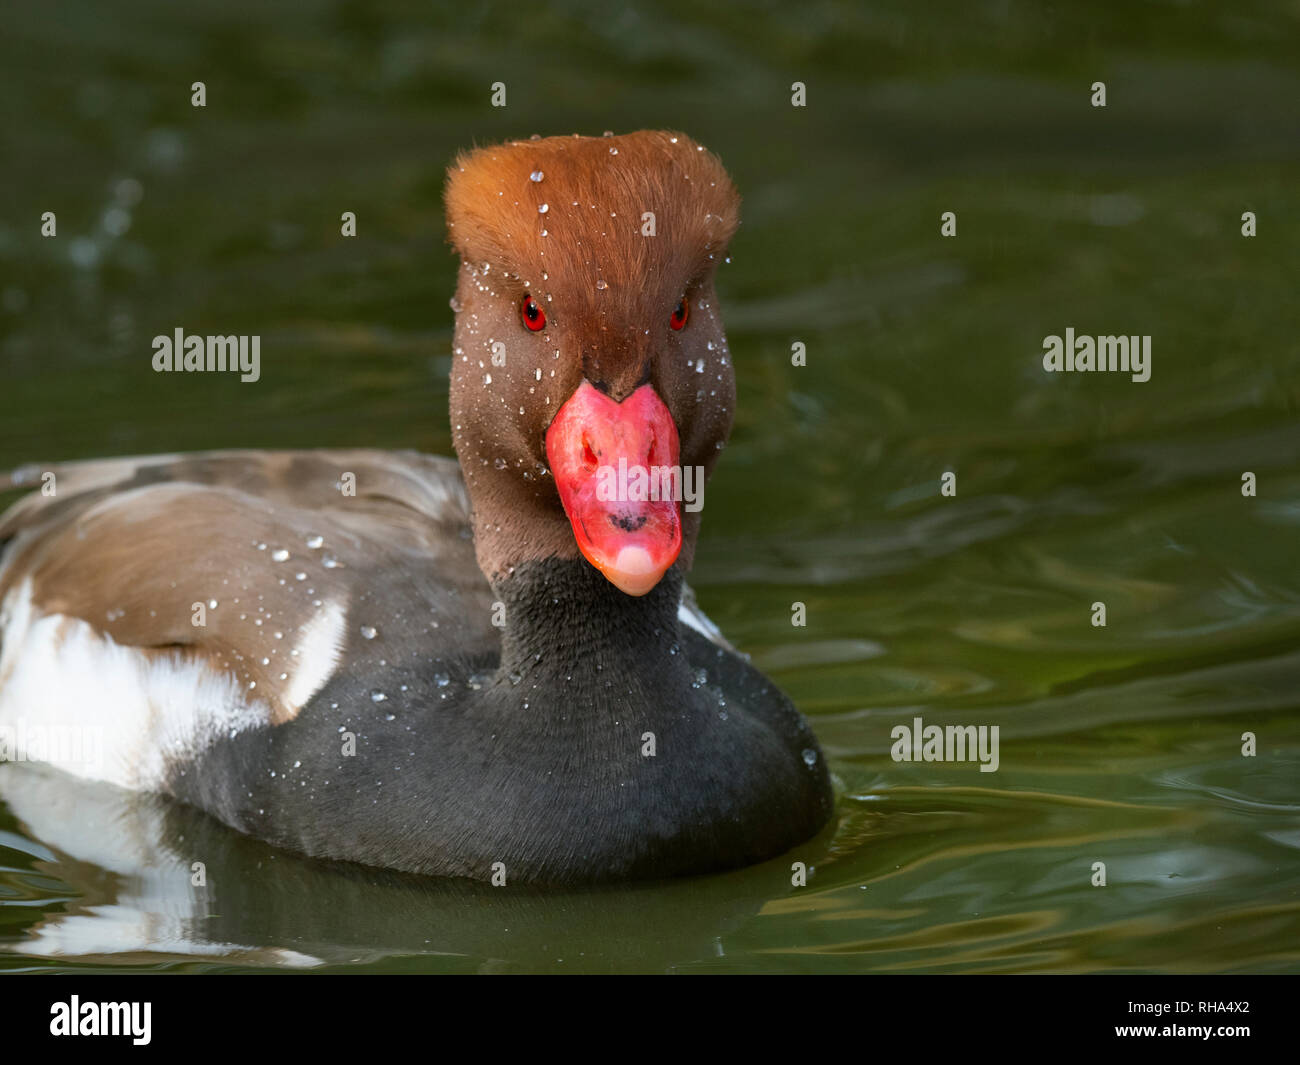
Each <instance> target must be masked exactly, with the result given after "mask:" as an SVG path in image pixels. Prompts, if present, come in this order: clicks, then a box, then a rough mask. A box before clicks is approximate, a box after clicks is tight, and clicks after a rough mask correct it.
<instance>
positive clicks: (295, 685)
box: [282, 599, 347, 716]
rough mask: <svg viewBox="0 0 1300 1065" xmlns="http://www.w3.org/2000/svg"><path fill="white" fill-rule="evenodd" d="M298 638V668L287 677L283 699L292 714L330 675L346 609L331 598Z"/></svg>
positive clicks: (344, 625)
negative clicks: (287, 681) (287, 682)
mask: <svg viewBox="0 0 1300 1065" xmlns="http://www.w3.org/2000/svg"><path fill="white" fill-rule="evenodd" d="M301 632H302V635H301V637H300V638H299V640H298V644H297V651H298V668H297V669H296V670H295V671H294V673H293V676H291V677H290V678H289V687H288V688H287V689H286V690H285V693H284V698H283V700H282V701H283V702H284V704H285V705H286V706H287V707H288V709H289V713H290V715H291V716H294V715H296V714H297V713H298V711H299V710H301V709H302V708H303V707H304V706H306V705H307V703H308V701H309V700H310V699H311V697H312V696H313V695H315V694H316V693H317V692H318V691H320V690H321V688H323V687H325V682H326V681H327V680H329V679H330V677H332V676H333V675H334V670H335V668H336V667H337V666H338V664H339V654H340V653H341V652H342V650H343V640H344V636H345V635H346V633H347V611H346V610H345V609H344V607H343V604H342V603H340V602H338V601H337V600H334V599H331V600H330V601H329V602H327V603H325V604H324V606H322V607H321V609H320V610H319V611H318V612H317V613H316V616H315V617H314V618H312V619H311V621H308V622H306V623H304V624H303V626H302V629H301Z"/></svg>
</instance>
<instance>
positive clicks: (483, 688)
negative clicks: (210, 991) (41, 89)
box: [0, 132, 832, 883]
mask: <svg viewBox="0 0 1300 1065" xmlns="http://www.w3.org/2000/svg"><path fill="white" fill-rule="evenodd" d="M446 205H447V225H448V229H449V231H450V239H451V243H452V244H453V245H454V247H455V250H456V251H457V252H458V253H459V255H460V280H459V284H458V286H457V290H456V296H455V299H454V300H453V302H452V306H453V308H454V310H455V312H456V330H455V341H454V353H453V359H452V376H451V422H452V433H453V439H454V442H455V447H456V452H457V454H458V456H459V460H460V465H459V469H458V468H457V465H456V463H454V462H452V461H450V460H448V459H442V458H433V457H429V456H425V455H420V454H416V453H413V452H380V451H300V452H298V451H283V452H256V451H226V452H212V453H203V454H194V455H169V456H157V457H151V458H133V459H108V460H104V461H92V462H76V463H69V464H66V465H54V466H46V467H30V468H28V469H27V470H26V471H20V473H18V474H15V475H13V476H11V477H10V478H9V479H8V480H7V482H6V481H0V487H13V486H14V485H16V484H21V483H24V482H26V483H34V484H44V483H47V482H48V483H53V484H54V485H55V486H56V487H55V490H54V492H53V494H46V493H44V492H33V493H31V494H29V495H27V496H25V497H23V498H21V499H20V500H19V501H18V502H17V503H15V504H14V506H13V507H12V508H11V509H10V510H9V511H8V512H7V513H6V514H4V515H3V517H0V544H2V545H3V547H2V548H0V550H2V551H3V554H2V555H0V640H2V641H3V642H2V644H0V728H7V729H8V730H9V732H10V736H11V737H12V740H11V742H12V744H16V745H17V746H19V747H20V748H22V747H23V745H24V744H25V745H26V746H25V750H19V751H17V752H11V756H14V755H16V756H18V757H29V758H33V759H42V758H44V759H48V760H50V761H52V762H54V763H55V764H58V765H61V766H62V767H63V768H65V769H67V770H69V771H71V772H74V773H79V774H81V775H83V776H88V777H94V778H98V779H102V780H106V781H109V782H112V783H115V784H118V785H121V786H122V787H126V788H132V789H137V790H143V791H153V792H161V793H164V794H167V795H171V796H174V797H175V798H177V799H180V800H183V801H185V802H188V803H191V804H193V805H195V806H198V807H200V808H201V809H203V810H206V811H208V812H209V813H210V814H212V815H213V816H214V817H216V818H218V819H219V820H221V821H223V822H225V823H226V824H227V825H230V826H232V827H233V828H236V829H238V830H239V831H241V832H245V833H248V834H250V835H253V836H257V837H260V838H262V839H264V840H268V841H270V842H272V843H275V844H278V845H282V846H284V847H289V848H293V849H296V850H298V851H301V852H304V853H306V854H309V855H315V856H320V857H325V858H333V859H342V860H348V861H354V862H361V863H366V864H369V865H376V866H384V867H389V868H393V869H401V870H407V871H410V872H414V873H422V874H434V875H446V876H463V877H473V878H477V879H491V878H493V876H494V875H495V876H497V877H499V878H503V879H505V880H506V882H523V881H532V882H542V883H576V882H584V881H598V880H610V879H618V878H629V877H639V878H651V877H666V876H673V875H679V874H685V873H699V872H704V871H708V870H718V869H724V868H728V867H734V866H739V865H743V864H747V863H752V862H757V861H759V860H762V859H766V858H771V857H773V856H776V855H779V854H782V853H783V852H785V851H788V850H790V849H791V848H792V847H794V846H795V845H797V844H799V843H801V842H804V841H805V840H807V839H809V838H810V837H812V836H813V835H815V834H816V833H817V832H818V831H819V830H820V829H821V828H822V827H823V826H824V825H825V824H826V823H827V821H828V819H829V818H830V816H831V810H832V793H831V787H830V783H829V777H828V774H827V770H826V766H825V762H824V758H823V756H822V754H821V751H820V749H819V748H818V745H817V741H816V739H815V738H814V736H813V734H812V731H811V730H810V729H809V727H808V724H807V722H805V721H804V719H803V718H802V717H801V716H800V714H799V713H798V711H797V710H796V709H795V708H794V706H793V705H791V703H790V701H789V700H788V699H787V698H786V697H785V696H784V695H783V694H782V693H781V692H780V691H779V690H778V689H777V688H776V687H775V685H773V684H772V683H771V682H770V681H769V680H767V678H765V677H764V676H763V675H762V674H761V673H759V672H758V671H757V670H755V669H753V668H752V667H751V666H750V665H749V664H748V662H747V661H746V660H745V658H743V657H742V656H740V655H738V654H736V653H735V652H734V651H733V650H732V649H731V647H730V646H729V645H728V644H727V643H726V641H725V640H723V639H722V638H721V636H720V635H719V634H718V632H717V630H716V629H715V628H714V627H713V626H712V624H711V623H710V622H709V621H708V620H707V619H706V618H704V617H703V615H701V614H700V613H699V611H698V609H697V608H696V607H695V606H694V600H693V598H692V597H691V595H690V593H689V590H688V589H686V588H685V586H684V584H683V580H682V574H683V571H685V570H686V569H687V568H689V566H690V563H691V558H692V554H693V551H694V547H695V540H696V535H697V533H698V530H699V519H700V513H699V510H698V507H697V505H692V501H691V498H690V497H689V495H688V497H687V498H683V493H682V491H681V488H682V486H683V484H685V485H686V486H687V487H688V488H689V487H690V486H691V485H692V483H693V479H694V478H693V474H694V473H695V471H697V470H698V471H700V473H701V476H700V478H699V482H700V483H699V484H697V485H695V487H696V488H698V487H701V486H702V481H703V477H704V476H707V474H708V472H709V471H711V470H712V468H713V465H714V463H715V462H716V461H717V459H718V456H719V453H720V452H721V450H722V447H723V445H724V443H725V442H726V439H727V436H728V433H729V431H730V428H731V421H732V408H733V405H734V400H735V383H734V378H733V375H732V364H731V358H730V355H729V353H728V348H727V343H726V339H725V338H724V336H723V331H722V319H721V317H720V315H719V310H718V300H717V296H716V294H715V292H714V273H715V269H716V267H717V265H718V263H719V261H720V260H721V258H722V257H723V254H724V251H725V248H726V246H727V243H728V241H729V240H730V239H731V236H732V234H733V232H734V230H735V228H736V225H737V220H738V208H739V200H738V197H737V195H736V192H735V190H734V188H733V187H732V184H731V182H730V180H729V179H728V177H727V175H726V172H725V171H724V170H723V168H722V166H721V164H720V163H719V162H718V160H717V159H716V158H715V157H714V156H712V155H711V154H710V153H708V152H707V151H705V150H704V149H703V148H702V147H700V146H699V145H697V144H695V143H694V142H693V141H691V140H690V138H688V137H686V136H683V135H682V134H673V133H664V132H640V133H634V134H631V135H628V136H622V137H553V138H548V139H545V140H529V141H518V142H512V143H509V144H505V145H501V146H499V147H491V148H481V149H478V150H476V151H473V152H470V153H468V154H465V155H462V156H461V157H460V158H459V159H458V160H457V161H456V163H455V164H454V165H453V166H452V167H451V169H450V171H449V176H448V183H447V193H446ZM665 471H675V472H674V473H673V475H672V476H668V475H667V473H666V472H665ZM683 471H684V472H683ZM47 472H49V473H53V474H54V478H53V481H52V482H50V480H49V478H46V477H44V476H43V475H44V474H45V473H47ZM661 474H662V477H661V476H660V475H661ZM657 482H658V483H657ZM695 498H696V504H697V503H698V497H695ZM69 742H71V746H69ZM38 743H39V747H40V749H39V750H38V749H37V747H38ZM78 743H79V745H78ZM74 747H75V748H77V749H76V750H73V749H72V748H74Z"/></svg>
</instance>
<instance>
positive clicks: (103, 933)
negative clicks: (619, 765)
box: [0, 764, 788, 971]
mask: <svg viewBox="0 0 1300 1065" xmlns="http://www.w3.org/2000/svg"><path fill="white" fill-rule="evenodd" d="M0 798H3V801H4V803H5V804H6V805H7V806H8V808H9V810H10V811H11V812H12V813H13V814H14V816H15V817H17V819H18V820H19V822H20V823H21V825H22V828H23V831H24V835H25V837H26V840H35V839H39V840H41V843H40V844H32V843H28V842H26V840H25V839H24V838H23V837H17V836H9V837H8V839H3V838H2V837H0V846H3V847H4V848H7V851H8V856H7V860H6V861H5V866H6V867H7V868H8V875H9V877H11V878H12V879H13V880H14V881H15V882H19V883H20V882H22V881H23V880H24V879H27V880H28V881H29V883H31V884H32V886H33V888H34V889H35V890H37V891H40V892H41V893H42V894H45V895H48V894H49V892H50V888H51V885H52V884H53V883H58V884H61V885H62V890H61V891H59V892H58V894H60V895H61V896H62V897H63V899H64V900H66V901H65V902H64V904H63V905H60V906H57V907H51V910H50V912H47V913H46V914H44V915H43V916H42V915H41V914H40V913H39V912H36V911H28V914H27V916H28V917H29V918H36V920H34V922H33V923H32V924H31V925H30V926H29V927H27V928H25V929H23V930H22V934H21V937H20V938H15V939H13V940H12V941H11V942H10V944H9V949H11V950H13V951H14V952H16V953H19V954H24V955H29V956H33V957H40V958H46V959H78V960H80V961H83V962H84V961H89V960H105V959H110V958H111V959H112V960H114V961H117V962H120V963H142V962H150V961H156V960H158V959H157V955H181V956H186V955H188V956H198V957H203V958H220V959H222V960H223V961H226V962H231V963H235V964H244V965H269V966H283V967H292V968H311V967H319V966H323V965H331V964H344V963H347V964H357V963H370V962H376V961H379V960H381V959H384V958H388V957H391V956H394V955H404V956H410V955H446V956H454V957H459V958H464V959H467V964H469V966H470V967H479V968H488V969H507V968H512V967H515V966H521V965H523V964H525V963H530V964H536V963H537V962H539V961H542V962H543V963H544V964H546V965H548V966H550V967H554V968H556V969H559V970H563V969H565V968H566V967H568V968H574V969H582V970H628V969H631V970H650V971H659V970H662V969H665V968H672V967H674V966H676V965H682V964H686V963H688V962H690V961H691V960H693V959H694V958H696V957H698V956H702V955H703V956H712V957H719V956H723V954H724V947H723V937H725V936H726V935H727V934H728V933H729V932H730V931H731V930H732V929H733V928H735V927H736V926H737V925H739V924H741V923H742V922H744V921H745V920H746V919H748V918H750V917H752V916H753V915H754V914H755V913H757V911H758V910H759V908H760V906H761V905H762V903H763V901H764V898H765V896H766V895H767V894H768V893H770V892H771V891H772V890H773V884H774V883H775V884H778V885H779V884H780V883H781V882H782V881H783V880H786V878H787V876H788V873H783V872H782V870H781V868H780V867H777V868H776V869H775V871H773V868H772V866H771V865H769V866H767V867H765V868H766V869H767V873H766V875H763V876H759V877H755V876H754V875H753V871H752V870H751V871H750V872H749V874H748V875H747V876H746V877H743V878H737V877H734V876H721V877H712V878H707V879H704V880H699V881H679V882H674V883H670V884H667V885H659V886H640V887H635V888H630V889H615V890H589V891H581V892H564V893H554V892H544V891H538V890H534V889H524V888H515V887H509V886H507V887H503V888H493V887H490V886H486V885H482V884H477V883H470V882H462V881H430V880H423V879H420V878H416V877H407V876H402V875H397V874H390V873H386V872H383V871H378V870H372V869H365V868H362V867H359V866H350V865H343V864H337V863H330V862H317V861H313V860H310V859H306V858H301V857H298V856H296V855H292V854H287V853H285V852H283V851H277V850H275V849H273V848H271V847H268V846H266V845H264V844H261V843H259V842H257V841H256V840H252V839H249V838H247V837H244V836H241V835H239V834H238V833H235V832H232V831H231V830H229V829H227V828H225V827H224V826H222V825H220V824H218V823H217V822H216V821H214V820H212V819H211V818H209V817H208V816H207V815H205V814H203V813H201V812H200V811H197V810H194V809H191V808H189V807H186V806H182V805H180V804H177V803H173V802H171V801H169V800H166V799H161V798H156V797H152V796H145V795H137V794H133V793H131V792H126V791H122V790H120V789H118V788H115V787H112V786H110V785H104V784H99V783H95V782H88V781H84V780H80V779H78V778H76V777H72V776H69V775H67V774H64V773H60V772H57V771H54V770H50V769H47V768H45V767H42V766H34V765H26V764H14V765H9V766H5V767H4V768H3V771H0ZM0 853H5V851H4V850H0ZM196 862H201V863H202V864H203V878H202V879H203V881H204V883H203V885H202V886H195V884H194V883H193V880H194V871H193V866H194V863H196ZM37 877H39V882H38V880H37V879H36V878H37ZM787 883H788V881H787ZM656 927H662V928H663V929H665V931H666V933H668V934H665V935H663V936H658V935H653V934H650V935H648V934H647V930H650V929H654V928H656Z"/></svg>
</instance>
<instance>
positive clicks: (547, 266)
mask: <svg viewBox="0 0 1300 1065" xmlns="http://www.w3.org/2000/svg"><path fill="white" fill-rule="evenodd" d="M446 202H447V225H448V231H449V237H450V240H451V243H452V245H453V246H454V247H455V249H456V251H457V252H458V253H459V254H460V258H461V269H460V277H459V283H458V285H457V289H456V297H455V299H454V300H453V301H452V306H453V308H454V309H455V311H456V333H455V341H454V345H453V358H452V382H451V413H452V434H453V440H454V442H455V445H456V451H457V454H458V455H459V457H460V461H461V467H462V469H463V471H464V474H465V478H466V483H467V485H468V488H469V492H470V497H471V500H472V502H473V505H474V516H475V529H474V534H475V544H476V548H477V551H478V558H479V564H480V566H481V567H482V569H483V571H484V573H485V574H487V576H488V577H489V579H497V578H499V577H501V576H503V575H505V574H508V573H509V572H510V571H511V570H512V569H513V567H514V566H516V565H518V564H520V563H521V562H526V561H530V560H536V559H545V558H574V557H577V556H578V555H579V554H581V555H582V556H583V557H585V558H586V559H587V560H588V561H589V562H590V563H591V564H592V565H593V566H595V567H596V568H597V569H599V570H601V572H602V573H604V574H605V576H606V577H608V578H609V579H610V580H611V581H612V582H613V583H614V584H616V585H617V586H618V587H620V588H621V589H623V590H624V591H625V592H627V593H628V594H630V595H640V594H644V593H645V592H646V591H648V590H649V589H650V588H651V587H653V586H654V584H655V583H656V582H657V581H658V579H659V578H660V577H661V576H662V574H663V573H664V572H665V571H666V570H667V569H668V567H669V566H671V565H672V564H673V562H674V561H675V560H676V559H677V558H678V556H679V554H680V557H681V560H682V564H683V566H688V565H689V562H690V559H691V555H692V553H693V549H694V540H695V536H696V533H697V531H698V526H699V513H700V511H699V506H700V503H701V499H700V498H699V497H700V496H702V491H703V481H704V479H705V478H706V477H707V475H708V473H709V472H710V471H711V470H712V468H713V465H714V463H715V461H716V459H717V456H718V454H719V452H720V451H721V449H722V446H723V445H724V444H725V442H726V439H727V435H728V433H729V432H730V428H731V421H732V412H733V408H734V405H735V381H734V377H733V374H732V366H731V358H730V354H729V352H728V350H727V343H726V338H725V336H724V335H723V330H722V320H721V317H720V314H719V311H718V305H717V296H716V293H715V292H714V287H713V282H714V274H715V271H716V269H717V266H718V264H719V263H720V262H721V261H722V259H723V257H724V255H725V252H726V247H727V244H728V242H729V241H730V239H731V237H732V235H733V234H734V232H735V230H736V226H737V224H738V220H739V197H738V196H737V194H736V191H735V189H734V188H733V186H732V184H731V181H730V179H729V178H728V177H727V174H726V172H725V171H724V170H723V168H722V165H721V163H719V162H718V160H717V159H716V158H715V157H714V156H713V155H711V154H710V153H709V152H707V151H705V150H704V149H703V148H702V147H700V146H699V145H697V144H695V142H693V141H692V140H691V139H690V138H689V137H686V136H684V135H683V134H680V133H669V132H657V131H643V132H639V133H633V134H629V135H627V136H620V137H551V138H546V139H542V140H528V141H515V142H511V143H508V144H504V145H500V146H497V147H490V148H479V149H476V150H475V151H473V152H469V153H467V154H463V155H462V156H461V157H460V158H459V159H457V161H456V163H455V165H453V166H452V168H451V169H450V171H449V173H448V182H447V192H446ZM640 471H644V474H642V473H641V472H640Z"/></svg>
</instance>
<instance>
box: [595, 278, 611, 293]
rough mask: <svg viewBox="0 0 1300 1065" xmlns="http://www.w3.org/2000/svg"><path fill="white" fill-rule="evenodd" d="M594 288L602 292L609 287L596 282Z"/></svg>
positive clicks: (602, 282) (601, 282)
mask: <svg viewBox="0 0 1300 1065" xmlns="http://www.w3.org/2000/svg"><path fill="white" fill-rule="evenodd" d="M596 288H598V289H600V290H601V291H602V292H603V291H604V290H605V289H607V288H609V285H607V284H606V283H605V282H604V281H597V282H596Z"/></svg>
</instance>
